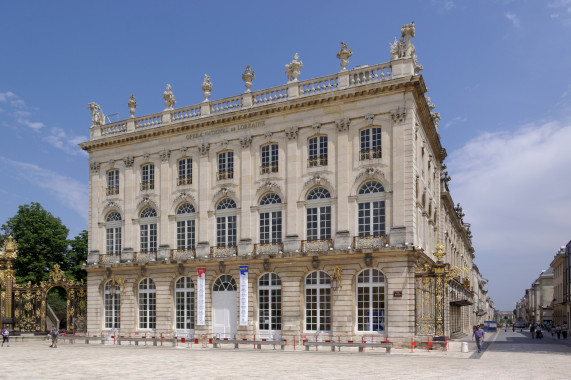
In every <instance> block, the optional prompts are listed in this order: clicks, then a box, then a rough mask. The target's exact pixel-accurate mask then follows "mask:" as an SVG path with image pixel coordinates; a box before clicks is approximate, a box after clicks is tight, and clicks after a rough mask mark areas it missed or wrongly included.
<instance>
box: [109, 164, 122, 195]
mask: <svg viewBox="0 0 571 380" xmlns="http://www.w3.org/2000/svg"><path fill="white" fill-rule="evenodd" d="M117 194H119V170H117V169H112V170H109V171H108V172H107V195H117Z"/></svg>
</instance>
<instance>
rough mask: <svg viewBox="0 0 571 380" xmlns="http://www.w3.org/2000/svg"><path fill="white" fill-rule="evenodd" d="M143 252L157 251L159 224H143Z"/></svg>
mask: <svg viewBox="0 0 571 380" xmlns="http://www.w3.org/2000/svg"><path fill="white" fill-rule="evenodd" d="M140 228H141V252H156V251H157V224H156V223H150V224H141V226H140Z"/></svg>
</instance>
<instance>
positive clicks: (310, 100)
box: [79, 76, 419, 153]
mask: <svg viewBox="0 0 571 380" xmlns="http://www.w3.org/2000/svg"><path fill="white" fill-rule="evenodd" d="M418 80H419V76H408V77H402V78H397V79H391V80H388V81H383V82H374V83H369V84H365V85H361V86H355V87H348V88H344V89H340V90H335V91H330V92H324V93H322V94H318V95H313V96H308V97H299V98H295V99H288V100H284V101H282V102H277V103H270V104H266V105H262V106H255V107H249V108H245V109H240V110H236V111H233V112H229V113H225V114H222V115H209V116H205V117H202V118H200V119H194V120H188V121H183V122H175V123H169V124H165V125H162V126H160V127H155V128H150V129H145V130H141V131H134V132H129V133H123V134H120V135H113V136H109V137H105V138H99V139H97V140H92V141H87V142H84V143H81V144H79V146H80V147H81V148H82V149H83V150H85V151H87V152H89V153H91V152H93V151H96V150H99V149H105V148H108V147H114V146H118V145H123V144H129V143H133V142H135V141H143V140H145V139H149V138H156V137H158V136H166V135H179V134H182V133H188V132H191V131H196V130H200V129H204V128H207V127H212V126H218V125H222V124H226V123H235V122H239V121H242V120H252V119H254V120H255V119H256V118H261V117H265V116H268V115H272V114H275V113H278V112H289V111H296V112H298V111H299V110H300V109H301V108H306V107H312V106H316V105H321V104H323V103H331V102H335V101H340V100H345V99H348V100H349V99H352V98H358V97H367V96H373V95H376V94H379V93H384V92H398V91H407V90H409V89H411V88H412V87H413V86H414V83H415V82H418ZM254 120H252V121H254Z"/></svg>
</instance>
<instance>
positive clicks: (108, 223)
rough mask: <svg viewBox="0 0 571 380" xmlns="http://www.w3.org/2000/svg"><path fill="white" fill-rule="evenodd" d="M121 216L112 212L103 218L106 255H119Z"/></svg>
mask: <svg viewBox="0 0 571 380" xmlns="http://www.w3.org/2000/svg"><path fill="white" fill-rule="evenodd" d="M121 227H122V222H121V214H119V213H118V212H117V211H112V212H110V213H109V214H107V218H105V240H106V243H107V244H106V247H107V249H106V253H107V254H108V255H120V254H121Z"/></svg>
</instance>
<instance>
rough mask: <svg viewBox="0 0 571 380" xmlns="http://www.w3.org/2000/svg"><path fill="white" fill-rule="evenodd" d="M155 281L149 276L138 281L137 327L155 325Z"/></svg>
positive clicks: (142, 327) (146, 327) (145, 327)
mask: <svg viewBox="0 0 571 380" xmlns="http://www.w3.org/2000/svg"><path fill="white" fill-rule="evenodd" d="M156 292H157V291H156V288H155V283H154V282H153V280H151V279H150V278H144V279H143V280H141V282H139V299H138V301H139V302H138V303H139V328H140V329H155V328H156V327H157V293H156Z"/></svg>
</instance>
